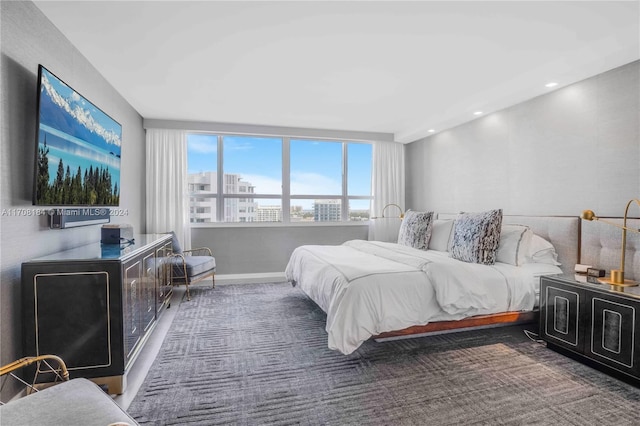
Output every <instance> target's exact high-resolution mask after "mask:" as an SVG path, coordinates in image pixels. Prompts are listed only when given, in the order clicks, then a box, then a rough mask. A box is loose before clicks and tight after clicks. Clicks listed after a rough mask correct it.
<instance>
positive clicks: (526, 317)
mask: <svg viewBox="0 0 640 426" xmlns="http://www.w3.org/2000/svg"><path fill="white" fill-rule="evenodd" d="M537 319H538V311H537V310H536V311H526V312H524V311H522V312H521V311H518V312H501V313H497V314H490V315H476V316H473V317H469V318H464V319H461V320H457V321H436V322H430V323H429V324H425V325H414V326H412V327H408V328H405V329H403V330H396V331H388V332H385V333H380V334H378V335H377V336H373V339H374V340H375V341H377V342H381V341H384V340H391V339H400V338H408V337H421V336H428V335H435V334H442V333H451V332H456V331H466V330H474V329H482V328H493V327H506V326H509V325H517V324H528V323H532V322H535V321H537Z"/></svg>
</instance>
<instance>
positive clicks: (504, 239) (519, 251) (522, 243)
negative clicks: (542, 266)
mask: <svg viewBox="0 0 640 426" xmlns="http://www.w3.org/2000/svg"><path fill="white" fill-rule="evenodd" d="M532 236H533V232H532V231H531V229H529V227H528V226H524V225H502V229H501V231H500V242H499V243H498V251H497V252H496V261H497V262H502V263H508V264H510V265H515V266H520V265H523V264H525V263H526V262H527V255H528V254H529V246H530V245H531V237H532Z"/></svg>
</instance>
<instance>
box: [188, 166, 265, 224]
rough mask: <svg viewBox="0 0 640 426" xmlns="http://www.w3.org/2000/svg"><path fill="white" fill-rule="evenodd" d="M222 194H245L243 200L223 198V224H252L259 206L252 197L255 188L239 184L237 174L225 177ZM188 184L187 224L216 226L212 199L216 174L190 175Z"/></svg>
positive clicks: (215, 214)
mask: <svg viewBox="0 0 640 426" xmlns="http://www.w3.org/2000/svg"><path fill="white" fill-rule="evenodd" d="M223 179H224V185H225V194H246V197H239V198H226V199H225V201H224V217H223V220H224V221H225V222H255V221H256V210H257V206H258V204H257V203H256V202H254V199H253V198H252V197H251V194H253V193H254V186H253V185H252V184H251V183H250V182H246V181H243V180H242V176H240V175H238V174H227V173H225V175H224V178H223ZM187 181H188V184H189V195H190V202H189V220H190V222H192V223H204V222H215V221H216V216H217V208H216V198H215V197H213V196H211V195H213V194H216V193H217V192H218V191H217V173H216V172H201V173H190V174H189V175H188V177H187Z"/></svg>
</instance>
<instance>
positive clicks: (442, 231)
mask: <svg viewBox="0 0 640 426" xmlns="http://www.w3.org/2000/svg"><path fill="white" fill-rule="evenodd" d="M452 229H453V219H450V220H443V219H436V220H434V221H433V227H432V229H431V239H430V240H429V250H437V251H449V243H450V241H451V230H452Z"/></svg>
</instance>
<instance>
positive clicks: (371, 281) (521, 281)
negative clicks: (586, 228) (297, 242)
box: [285, 240, 560, 354]
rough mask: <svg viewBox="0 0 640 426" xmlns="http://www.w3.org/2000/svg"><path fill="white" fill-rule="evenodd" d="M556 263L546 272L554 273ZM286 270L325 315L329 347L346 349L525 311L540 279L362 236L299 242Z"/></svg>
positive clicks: (523, 271) (511, 269)
mask: <svg viewBox="0 0 640 426" xmlns="http://www.w3.org/2000/svg"><path fill="white" fill-rule="evenodd" d="M524 266H527V265H524ZM547 266H548V265H547ZM554 268H555V269H554V270H553V271H552V272H551V271H550V273H559V271H560V270H559V268H557V267H554ZM545 269H547V270H548V268H545ZM285 273H286V277H287V279H288V280H289V281H291V282H292V284H293V285H298V286H299V287H300V288H301V289H302V290H303V291H304V292H305V293H306V294H307V295H308V296H309V297H310V298H311V299H312V300H313V301H314V302H316V303H317V304H318V306H320V308H322V309H323V310H324V311H325V312H326V313H327V325H326V330H327V332H328V334H329V348H331V349H336V350H339V351H340V352H342V353H344V354H349V353H351V352H353V351H354V350H356V349H357V348H358V347H359V346H360V345H361V344H362V342H364V341H365V340H367V339H369V338H370V337H371V336H374V335H377V334H380V333H382V332H385V331H392V330H401V329H404V328H407V327H410V326H413V325H423V324H427V323H429V322H433V321H443V320H456V319H462V318H465V317H468V316H472V315H481V314H490V313H497V312H505V311H520V310H531V309H533V307H534V304H535V301H536V287H537V284H538V282H539V281H538V280H536V279H534V278H536V275H537V276H539V275H541V273H536V272H535V269H534V272H533V273H532V269H530V268H524V267H516V266H512V265H507V264H502V263H496V264H495V265H491V266H487V265H478V264H472V263H465V262H460V261H457V260H454V259H452V258H450V257H449V254H448V253H446V252H438V251H433V250H429V251H423V250H417V249H413V248H411V247H406V246H402V245H398V244H393V243H384V242H377V241H362V240H353V241H347V242H346V243H344V244H343V245H340V246H317V245H307V246H301V247H298V248H297V249H295V251H294V252H293V254H292V255H291V258H290V260H289V263H288V265H287V268H286V272H285Z"/></svg>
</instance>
